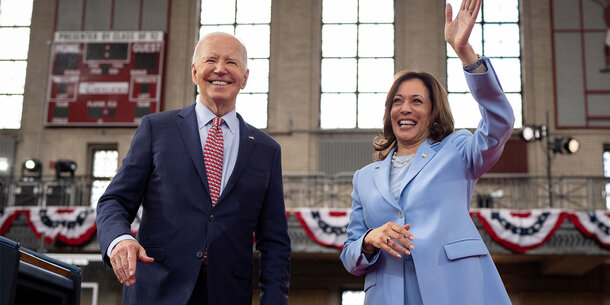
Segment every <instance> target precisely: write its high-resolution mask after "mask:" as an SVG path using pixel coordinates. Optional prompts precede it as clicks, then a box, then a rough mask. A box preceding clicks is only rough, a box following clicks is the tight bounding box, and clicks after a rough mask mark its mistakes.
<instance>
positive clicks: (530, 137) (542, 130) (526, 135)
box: [519, 125, 548, 142]
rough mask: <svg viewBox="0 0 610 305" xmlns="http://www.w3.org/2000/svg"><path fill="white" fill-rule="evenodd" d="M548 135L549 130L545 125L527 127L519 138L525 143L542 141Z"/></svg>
mask: <svg viewBox="0 0 610 305" xmlns="http://www.w3.org/2000/svg"><path fill="white" fill-rule="evenodd" d="M547 135H548V133H547V129H546V126H544V125H526V126H523V129H521V132H520V133H519V137H520V138H521V140H523V141H525V142H532V141H542V138H544V137H546V136H547Z"/></svg>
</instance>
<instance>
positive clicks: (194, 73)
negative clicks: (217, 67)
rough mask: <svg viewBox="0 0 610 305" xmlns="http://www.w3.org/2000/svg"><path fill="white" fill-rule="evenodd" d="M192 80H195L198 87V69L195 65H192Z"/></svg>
mask: <svg viewBox="0 0 610 305" xmlns="http://www.w3.org/2000/svg"><path fill="white" fill-rule="evenodd" d="M191 79H192V80H193V84H195V85H197V68H196V67H195V64H191Z"/></svg>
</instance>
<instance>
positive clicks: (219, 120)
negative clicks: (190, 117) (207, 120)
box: [212, 117, 224, 127]
mask: <svg viewBox="0 0 610 305" xmlns="http://www.w3.org/2000/svg"><path fill="white" fill-rule="evenodd" d="M223 122H224V120H223V119H222V118H219V117H215V118H214V119H212V127H218V126H220V125H222V123H223Z"/></svg>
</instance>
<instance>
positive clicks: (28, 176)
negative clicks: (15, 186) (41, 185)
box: [21, 159, 42, 181]
mask: <svg viewBox="0 0 610 305" xmlns="http://www.w3.org/2000/svg"><path fill="white" fill-rule="evenodd" d="M41 177H42V163H41V162H40V160H38V159H28V160H25V162H23V165H21V180H23V181H34V180H40V178H41Z"/></svg>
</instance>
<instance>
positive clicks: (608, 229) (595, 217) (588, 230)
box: [569, 211, 610, 248]
mask: <svg viewBox="0 0 610 305" xmlns="http://www.w3.org/2000/svg"><path fill="white" fill-rule="evenodd" d="M569 217H570V220H571V221H572V222H573V223H574V225H575V226H576V227H577V228H578V229H579V230H580V232H582V233H583V234H584V235H586V236H589V237H594V238H595V239H597V240H598V241H599V242H600V243H602V244H603V245H604V246H605V247H606V248H610V213H608V212H607V211H588V212H574V213H572V214H570V215H569Z"/></svg>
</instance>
